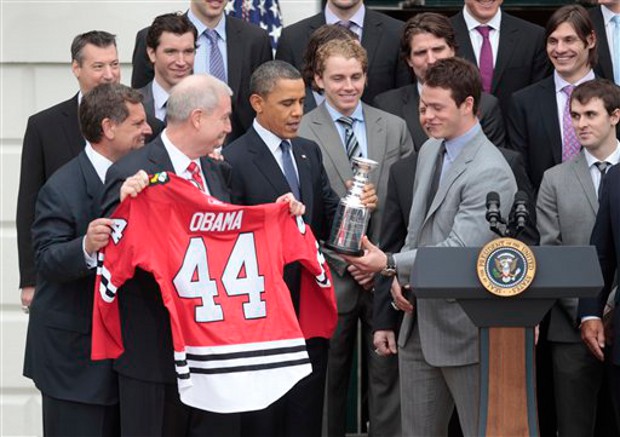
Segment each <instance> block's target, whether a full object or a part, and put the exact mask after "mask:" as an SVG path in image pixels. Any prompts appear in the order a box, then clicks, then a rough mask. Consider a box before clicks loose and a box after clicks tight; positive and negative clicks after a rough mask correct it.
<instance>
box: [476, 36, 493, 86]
mask: <svg viewBox="0 0 620 437" xmlns="http://www.w3.org/2000/svg"><path fill="white" fill-rule="evenodd" d="M476 30H477V31H478V33H480V35H482V47H480V75H481V76H482V89H483V90H484V91H485V92H487V93H490V92H491V85H492V83H493V50H492V49H491V41H490V40H489V33H490V31H491V27H489V26H478V27H476Z"/></svg>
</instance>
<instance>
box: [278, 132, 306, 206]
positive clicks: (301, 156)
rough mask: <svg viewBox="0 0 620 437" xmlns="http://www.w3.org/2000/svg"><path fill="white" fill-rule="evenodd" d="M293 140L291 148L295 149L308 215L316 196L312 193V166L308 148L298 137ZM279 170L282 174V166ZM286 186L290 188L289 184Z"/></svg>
mask: <svg viewBox="0 0 620 437" xmlns="http://www.w3.org/2000/svg"><path fill="white" fill-rule="evenodd" d="M291 142H292V144H293V147H292V149H291V150H292V151H293V156H294V157H295V163H296V164H297V173H298V174H299V190H300V192H301V201H302V202H303V203H304V205H305V206H306V211H307V212H306V215H308V214H309V213H310V211H312V210H313V207H314V197H313V195H312V168H311V164H310V160H309V159H308V155H307V154H306V150H305V149H304V147H303V146H302V144H300V142H299V141H297V139H293V140H292V141H291ZM276 165H277V164H276ZM278 170H279V171H280V174H282V171H281V170H280V167H278ZM282 177H284V175H282ZM286 186H287V188H288V184H287V185H286ZM287 191H290V189H287Z"/></svg>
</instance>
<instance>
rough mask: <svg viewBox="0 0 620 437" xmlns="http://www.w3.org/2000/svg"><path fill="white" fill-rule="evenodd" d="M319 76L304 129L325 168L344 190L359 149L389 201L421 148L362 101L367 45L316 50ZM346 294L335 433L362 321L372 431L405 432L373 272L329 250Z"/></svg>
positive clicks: (331, 410)
mask: <svg viewBox="0 0 620 437" xmlns="http://www.w3.org/2000/svg"><path fill="white" fill-rule="evenodd" d="M315 65H316V70H315V76H314V81H315V83H316V84H317V86H318V87H319V88H320V89H321V90H322V91H323V94H324V96H325V101H324V102H323V103H322V104H321V105H320V106H319V107H318V108H316V109H315V110H313V111H311V112H309V113H308V114H306V115H305V116H304V117H303V119H302V121H301V126H300V128H299V135H301V136H302V137H304V138H308V139H311V140H313V141H316V143H317V144H318V145H319V147H320V148H321V151H322V152H323V156H324V157H325V170H326V171H327V175H328V177H329V181H330V183H331V186H332V187H334V189H335V190H336V192H337V193H338V195H339V196H341V197H343V196H344V195H345V194H346V192H347V186H346V184H345V181H348V180H350V179H351V178H352V177H353V172H352V171H351V159H352V158H353V157H356V156H361V157H364V158H369V159H372V160H374V161H377V162H378V163H379V166H378V168H376V169H375V170H374V171H373V172H372V173H371V174H370V180H371V182H372V183H374V184H375V186H376V187H377V196H378V197H379V199H380V203H383V200H384V199H385V197H386V195H387V179H388V173H389V171H388V169H389V168H390V166H391V165H392V164H394V163H395V162H396V161H398V160H399V159H400V158H403V157H405V156H408V155H410V154H411V153H412V152H413V142H412V141H411V136H410V135H409V131H408V130H407V126H406V125H405V123H404V121H403V120H402V119H400V118H398V117H396V116H394V115H391V114H388V113H387V112H384V111H381V110H378V109H375V108H373V107H371V106H369V105H367V104H365V103H362V102H361V97H362V93H363V92H364V87H365V85H366V74H367V70H368V59H367V57H366V50H365V49H364V48H363V47H362V46H361V45H360V44H359V43H358V42H357V41H356V40H332V41H329V42H327V43H325V44H324V45H322V46H320V47H319V49H318V51H317V53H316V61H315ZM382 220H383V209H382V208H380V209H378V210H376V211H374V212H373V214H372V219H371V223H370V228H369V229H368V231H367V232H368V234H369V235H371V236H372V238H373V239H378V238H379V230H380V229H381V222H382ZM326 258H327V262H328V263H329V265H330V267H331V269H332V272H333V275H332V276H333V279H334V289H335V291H336V297H337V299H338V328H337V330H336V335H334V337H333V338H332V339H331V341H330V348H329V360H328V370H327V397H326V402H327V433H328V435H329V436H334V437H336V436H344V435H345V431H346V400H347V392H348V388H349V378H350V373H351V363H352V361H353V355H354V349H355V344H356V340H357V324H358V320H359V321H361V323H362V326H363V333H362V341H363V344H364V353H365V355H366V360H367V363H368V380H369V383H368V385H369V389H368V410H369V422H370V435H372V436H397V435H400V408H399V400H398V368H397V366H398V363H397V360H396V357H395V356H390V357H381V356H378V355H377V354H376V353H374V347H373V345H372V325H373V320H372V308H373V300H374V294H373V293H372V288H373V283H372V277H371V276H364V275H361V276H360V275H359V274H358V272H357V271H355V269H353V268H352V267H350V266H349V269H350V270H348V269H347V265H346V263H345V262H344V261H343V260H342V258H340V257H339V256H338V255H337V254H335V253H333V252H328V253H326Z"/></svg>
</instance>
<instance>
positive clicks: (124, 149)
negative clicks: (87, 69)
mask: <svg viewBox="0 0 620 437" xmlns="http://www.w3.org/2000/svg"><path fill="white" fill-rule="evenodd" d="M80 125H81V128H82V132H83V133H84V137H85V138H86V139H87V140H88V142H89V143H87V144H86V148H85V149H84V150H82V152H80V154H79V155H78V156H77V157H76V158H74V159H72V160H71V161H70V162H69V163H68V164H66V165H65V166H63V167H62V168H61V169H60V170H58V171H57V172H56V173H54V175H53V176H52V177H51V178H50V179H49V180H48V181H47V182H46V183H45V185H44V186H43V188H41V190H40V193H39V197H38V200H37V203H36V215H35V222H34V225H33V228H32V235H33V243H34V248H35V251H36V267H37V287H36V295H35V297H34V299H33V301H32V306H31V311H30V320H29V323H28V336H27V340H26V356H25V359H24V375H25V376H27V377H28V378H32V379H33V380H34V382H35V384H36V386H37V388H38V389H39V390H41V393H42V395H43V430H44V434H45V435H73V436H78V435H89V436H110V437H112V436H116V435H118V434H119V415H118V383H117V379H116V373H115V372H114V371H113V370H112V363H111V362H110V361H100V362H93V361H91V360H90V350H91V348H90V340H91V339H90V325H91V323H92V308H93V288H94V285H95V267H96V265H97V262H96V252H97V251H98V250H99V249H101V248H102V247H104V246H105V245H106V244H107V242H108V236H109V234H110V225H111V220H110V219H106V218H97V217H99V215H98V214H99V200H100V199H99V196H100V195H101V192H102V190H103V183H104V177H105V173H106V171H107V169H108V167H109V166H110V165H112V162H114V161H116V160H118V159H120V158H121V157H122V156H124V155H126V154H127V153H129V152H130V151H131V150H132V149H137V148H140V147H142V146H143V145H144V139H145V137H146V136H147V135H149V134H150V133H151V129H150V127H149V125H148V124H147V123H146V115H145V113H144V108H143V107H142V96H141V95H140V94H139V93H138V92H137V91H134V90H132V89H131V88H128V87H126V86H124V85H120V84H103V85H99V86H97V87H96V88H94V89H93V90H92V91H90V92H88V93H87V94H86V95H85V96H84V98H83V99H82V103H81V104H80Z"/></svg>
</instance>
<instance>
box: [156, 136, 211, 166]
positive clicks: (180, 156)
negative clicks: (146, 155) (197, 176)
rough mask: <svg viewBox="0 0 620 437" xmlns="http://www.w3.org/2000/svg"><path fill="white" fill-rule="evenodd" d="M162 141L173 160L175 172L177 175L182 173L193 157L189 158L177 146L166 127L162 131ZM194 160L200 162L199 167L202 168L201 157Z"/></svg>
mask: <svg viewBox="0 0 620 437" xmlns="http://www.w3.org/2000/svg"><path fill="white" fill-rule="evenodd" d="M161 141H162V142H163V143H164V147H165V149H166V152H168V156H169V157H170V161H171V162H172V168H174V172H175V173H176V174H177V175H182V174H183V172H185V170H187V166H188V165H189V163H190V162H192V159H189V157H188V156H187V155H186V154H185V153H183V152H181V150H179V148H178V147H177V146H175V145H174V144H173V143H172V141H170V138H168V135H167V132H166V129H164V130H163V132H162V133H161ZM193 161H194V162H195V163H196V164H198V167H200V168H202V166H201V165H200V159H194V160H193Z"/></svg>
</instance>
